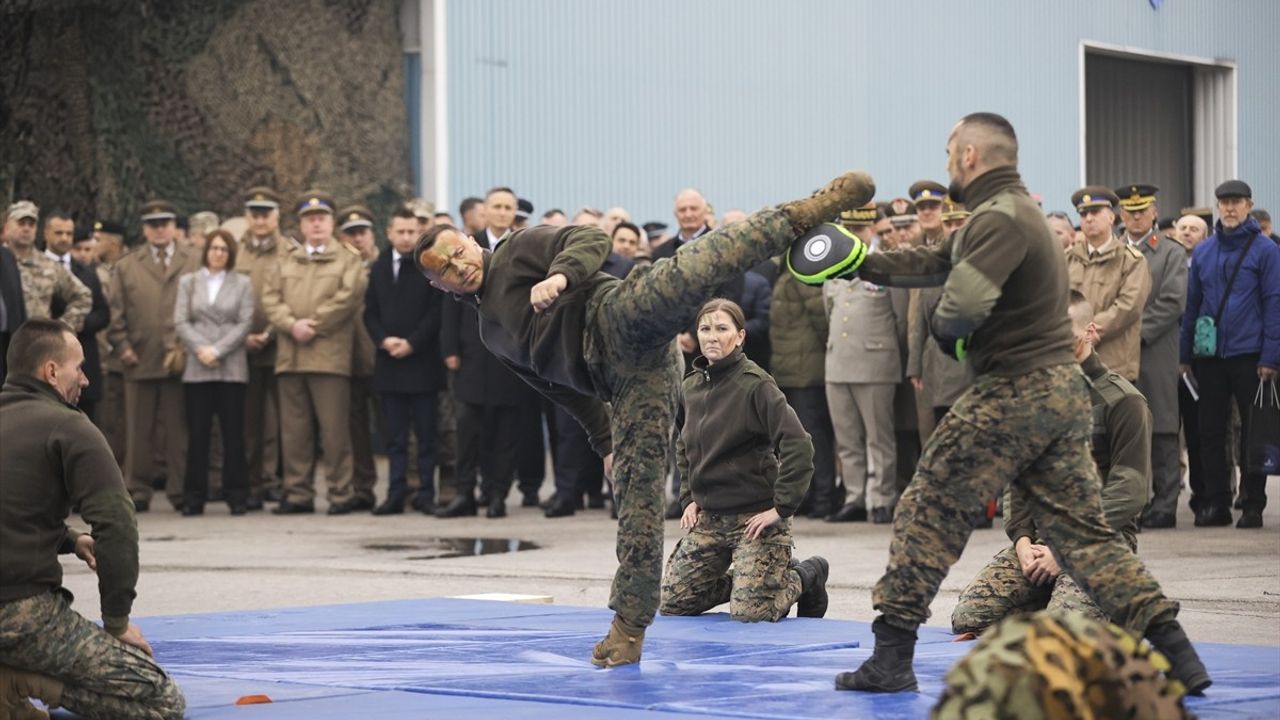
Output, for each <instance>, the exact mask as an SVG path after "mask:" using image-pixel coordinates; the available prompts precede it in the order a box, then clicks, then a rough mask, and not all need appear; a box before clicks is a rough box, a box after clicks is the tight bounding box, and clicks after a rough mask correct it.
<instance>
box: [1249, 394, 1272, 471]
mask: <svg viewBox="0 0 1280 720" xmlns="http://www.w3.org/2000/svg"><path fill="white" fill-rule="evenodd" d="M1245 469H1246V472H1251V473H1262V474H1263V475H1280V391H1277V390H1276V381H1275V380H1265V381H1259V382H1258V392H1257V393H1256V394H1255V395H1254V396H1253V405H1252V406H1251V407H1250V408H1249V434H1248V437H1247V438H1246V440H1245Z"/></svg>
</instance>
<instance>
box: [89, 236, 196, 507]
mask: <svg viewBox="0 0 1280 720" xmlns="http://www.w3.org/2000/svg"><path fill="white" fill-rule="evenodd" d="M171 248H172V250H171V252H172V255H170V256H169V257H168V261H167V267H166V264H165V263H164V262H162V260H161V259H160V258H159V257H158V255H157V252H156V250H155V248H154V247H142V248H139V249H138V250H135V251H134V252H132V253H129V254H128V255H126V256H125V257H123V258H121V259H120V261H119V262H118V263H116V266H115V268H114V270H113V271H112V277H111V295H110V298H109V302H110V305H111V328H110V330H109V331H108V333H109V340H110V342H111V345H112V348H113V349H114V351H115V353H116V355H117V356H121V355H123V354H124V353H125V352H126V351H128V350H132V351H133V352H134V353H135V354H136V355H137V356H138V362H137V364H136V365H133V366H128V365H125V366H124V381H125V392H124V401H125V435H126V448H127V449H126V451H125V473H124V475H125V482H126V484H127V485H128V487H129V494H130V495H132V496H133V498H134V500H135V501H137V500H142V501H144V502H150V500H151V483H150V480H151V477H152V476H153V475H154V474H155V467H154V462H155V455H156V451H157V450H159V451H160V452H162V453H163V457H164V462H165V494H166V495H167V496H168V497H169V501H170V502H171V503H173V505H174V506H175V507H181V504H182V484H183V475H184V474H185V472H186V464H187V420H186V409H185V403H184V400H183V390H182V378H181V377H174V376H171V375H170V374H169V371H168V370H166V369H165V367H164V356H165V352H166V351H167V350H168V349H169V348H172V347H176V346H177V344H178V340H177V337H176V334H175V331H174V325H173V309H174V306H175V305H176V304H177V299H178V278H179V277H181V276H182V275H183V274H185V273H189V272H194V271H195V270H196V269H198V268H199V264H200V259H199V257H197V256H196V254H195V253H194V252H191V251H189V250H187V249H186V248H183V247H180V246H178V245H177V244H176V243H171ZM156 442H158V443H159V444H160V447H159V448H156V447H154V443H156Z"/></svg>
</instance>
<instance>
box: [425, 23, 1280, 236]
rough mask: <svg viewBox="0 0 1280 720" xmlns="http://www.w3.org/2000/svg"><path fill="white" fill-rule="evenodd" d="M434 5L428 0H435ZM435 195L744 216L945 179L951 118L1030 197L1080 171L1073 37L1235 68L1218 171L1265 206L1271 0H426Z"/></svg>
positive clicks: (1271, 154) (1060, 195)
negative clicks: (445, 159) (440, 63)
mask: <svg viewBox="0 0 1280 720" xmlns="http://www.w3.org/2000/svg"><path fill="white" fill-rule="evenodd" d="M437 1H439V0H437ZM446 1H447V3H448V4H447V42H448V52H447V57H448V68H447V75H448V96H449V113H448V117H449V123H450V127H449V146H450V148H449V149H450V160H449V162H450V166H449V190H450V195H449V198H450V200H451V202H452V203H453V204H455V205H456V203H457V201H458V200H459V199H461V197H463V196H465V195H469V194H480V193H482V192H483V191H484V190H485V189H486V188H487V187H489V186H490V185H493V184H498V183H501V184H510V185H512V186H513V187H515V188H516V190H517V191H518V192H519V193H520V194H521V195H523V196H525V197H528V198H530V199H531V200H532V201H533V202H534V204H535V206H536V207H537V211H538V212H539V213H541V212H542V211H543V210H544V209H546V208H547V207H549V206H553V205H555V206H560V207H563V208H564V209H566V210H568V211H570V212H571V211H572V210H573V208H574V207H577V206H579V205H583V204H590V205H595V206H609V205H615V204H622V205H624V206H626V207H628V208H629V209H631V211H632V214H633V217H635V218H636V219H639V220H642V221H643V220H650V219H662V220H664V221H668V222H669V221H670V218H671V205H672V197H673V195H674V193H675V192H676V190H678V189H679V188H681V187H684V186H687V185H694V186H697V187H700V188H701V189H702V190H703V191H704V192H705V194H706V195H707V197H708V198H709V199H710V200H711V201H712V202H713V203H714V204H715V205H716V207H717V209H718V210H725V209H728V208H730V207H742V208H746V209H753V208H756V207H759V206H761V205H764V204H766V203H771V202H777V201H780V200H783V199H786V198H789V197H791V196H793V195H797V194H800V193H804V192H807V191H808V190H810V189H812V188H813V187H815V186H816V185H817V184H819V183H821V182H823V181H824V180H826V179H827V178H828V177H829V176H831V175H833V174H834V173H836V172H838V171H839V170H841V169H843V168H846V167H864V168H866V169H868V170H870V171H871V172H872V173H873V174H874V175H875V176H876V178H877V179H878V181H879V184H880V187H881V194H882V195H884V196H890V195H901V194H904V193H905V191H906V187H907V185H909V184H910V183H911V182H912V181H913V180H916V179H918V178H921V177H933V178H936V179H938V180H944V179H945V156H944V145H945V140H946V136H947V133H948V131H949V129H950V127H951V126H952V124H953V123H954V122H955V121H956V120H957V119H958V118H959V117H960V116H962V115H963V114H965V113H967V112H971V111H975V110H993V111H996V112H1000V113H1003V114H1005V115H1006V116H1007V117H1009V119H1010V120H1011V121H1012V122H1013V123H1014V126H1015V127H1016V128H1017V129H1018V133H1019V137H1020V140H1021V143H1022V167H1023V172H1024V175H1025V176H1026V177H1027V180H1028V183H1029V185H1030V186H1031V188H1032V190H1033V191H1038V192H1041V193H1043V194H1044V196H1045V205H1046V207H1047V208H1054V207H1065V206H1066V205H1067V204H1068V198H1069V196H1070V194H1071V192H1072V191H1073V190H1075V188H1076V187H1078V185H1079V183H1080V168H1081V148H1080V135H1081V128H1080V76H1079V73H1080V52H1081V51H1080V43H1081V41H1082V40H1086V41H1091V42H1098V43H1107V44H1111V45H1117V46H1125V47H1131V48H1133V49H1135V50H1141V51H1154V52H1162V53H1176V54H1182V55H1189V56H1199V57H1206V58H1214V57H1221V58H1227V59H1230V60H1233V61H1235V62H1237V63H1238V64H1239V86H1238V87H1239V99H1240V112H1239V118H1240V121H1239V142H1240V147H1241V156H1240V165H1239V168H1240V175H1241V176H1242V177H1244V178H1246V179H1248V180H1249V181H1250V182H1251V183H1252V184H1253V186H1254V188H1255V193H1256V194H1257V195H1258V199H1259V204H1260V205H1265V204H1266V203H1267V202H1271V203H1272V204H1273V205H1274V204H1275V199H1277V198H1278V197H1280V195H1277V185H1280V143H1278V142H1277V140H1276V137H1275V136H1276V134H1275V133H1274V131H1273V130H1272V129H1271V126H1273V125H1274V122H1275V118H1276V117H1280V114H1278V113H1277V102H1278V98H1280V86H1278V85H1280V83H1278V81H1277V79H1276V78H1277V74H1276V73H1275V71H1274V64H1275V63H1274V38H1273V37H1271V34H1272V33H1274V29H1275V28H1276V27H1280V3H1276V2H1272V1H1271V0H1223V1H1219V2H1209V1H1208V0H1200V1H1199V2H1193V1H1191V0H1167V1H1166V2H1164V3H1163V6H1162V7H1161V9H1159V10H1155V9H1153V8H1152V5H1151V3H1150V2H1149V0H1075V1H1073V2H1045V1H1040V2H1025V1H1023V0H1016V1H1015V0H999V1H997V0H986V1H983V2H967V3H942V2H936V1H929V0H899V1H896V2H847V1H840V0H804V1H800V2H785V3H783V2H776V1H773V2H765V1H764V0H699V1H696V2H690V1H689V0H680V1H678V0H651V1H648V2H635V1H633V2H625V1H622V0H446Z"/></svg>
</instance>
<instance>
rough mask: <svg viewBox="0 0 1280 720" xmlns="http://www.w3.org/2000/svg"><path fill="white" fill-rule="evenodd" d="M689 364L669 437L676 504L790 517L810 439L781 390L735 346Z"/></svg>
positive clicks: (808, 464) (808, 466)
mask: <svg viewBox="0 0 1280 720" xmlns="http://www.w3.org/2000/svg"><path fill="white" fill-rule="evenodd" d="M693 368H694V369H693V370H692V371H691V372H690V373H689V374H688V375H686V376H685V379H684V384H683V386H682V390H683V391H684V392H683V397H684V412H685V421H684V429H683V431H682V432H681V433H680V438H679V439H678V440H677V441H676V462H677V463H678V464H679V467H680V505H681V506H682V507H688V506H689V503H690V502H696V503H698V507H699V508H700V509H701V510H703V511H705V512H711V513H724V514H737V513H751V512H761V511H764V510H768V509H769V508H776V509H777V511H778V515H780V516H782V517H784V518H785V517H791V516H792V515H794V514H795V512H796V508H797V507H798V506H799V505H800V501H801V500H803V499H804V495H805V493H806V492H808V490H809V481H810V480H811V479H812V478H813V442H812V441H811V440H810V439H809V434H808V433H806V432H805V431H804V427H803V426H801V425H800V419H799V418H798V417H796V413H795V411H794V410H792V409H791V406H790V405H788V404H787V399H786V398H785V397H784V396H783V395H782V391H781V390H779V389H778V386H777V384H776V383H774V381H773V378H772V377H770V376H769V373H767V372H765V371H764V370H762V369H761V368H760V366H759V365H756V364H755V363H753V362H751V361H750V360H748V359H747V358H746V356H745V355H743V354H742V348H741V347H739V348H737V349H735V350H734V351H733V352H732V353H730V354H729V356H728V357H726V358H724V359H723V360H721V361H719V362H717V363H715V364H710V363H709V362H708V361H707V358H705V357H699V358H698V359H697V360H694V361H693Z"/></svg>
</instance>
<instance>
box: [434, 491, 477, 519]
mask: <svg viewBox="0 0 1280 720" xmlns="http://www.w3.org/2000/svg"><path fill="white" fill-rule="evenodd" d="M475 514H476V501H475V500H472V499H471V496H470V495H469V494H467V495H459V496H458V497H455V498H454V499H452V500H450V501H449V504H448V505H443V506H441V507H438V508H436V517H438V518H456V517H475Z"/></svg>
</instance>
